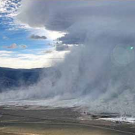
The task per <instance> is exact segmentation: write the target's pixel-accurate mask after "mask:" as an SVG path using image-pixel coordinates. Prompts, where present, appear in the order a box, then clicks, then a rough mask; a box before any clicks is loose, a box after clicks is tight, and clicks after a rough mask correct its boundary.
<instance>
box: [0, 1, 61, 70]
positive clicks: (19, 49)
mask: <svg viewBox="0 0 135 135" xmlns="http://www.w3.org/2000/svg"><path fill="white" fill-rule="evenodd" d="M20 5H21V0H0V66H1V67H11V68H38V67H43V66H44V65H47V66H48V65H50V58H54V57H55V58H56V57H58V56H59V55H60V56H61V55H62V56H63V53H61V52H60V54H58V55H57V53H56V51H54V46H53V45H52V44H53V43H54V40H55V39H56V38H57V37H60V36H61V34H60V33H58V32H50V31H47V30H45V28H42V29H41V28H36V29H34V28H31V27H29V26H26V25H24V24H21V23H20V22H19V21H18V20H17V18H16V15H17V14H18V11H19V10H18V9H19V7H20ZM32 35H36V36H39V37H41V38H40V39H32V38H31V36H32ZM42 36H44V37H46V39H42ZM48 50H51V51H49V52H50V53H49V54H46V51H48ZM13 61H14V63H13ZM36 63H37V64H36Z"/></svg>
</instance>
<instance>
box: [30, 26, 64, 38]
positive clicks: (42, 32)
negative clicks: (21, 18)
mask: <svg viewBox="0 0 135 135" xmlns="http://www.w3.org/2000/svg"><path fill="white" fill-rule="evenodd" d="M31 34H36V35H39V36H46V37H47V39H49V40H56V39H58V38H60V37H63V36H64V35H65V34H66V33H64V32H58V31H50V30H46V29H45V28H35V29H33V30H32V31H31Z"/></svg>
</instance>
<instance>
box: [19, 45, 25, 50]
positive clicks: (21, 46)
mask: <svg viewBox="0 0 135 135" xmlns="http://www.w3.org/2000/svg"><path fill="white" fill-rule="evenodd" d="M19 47H20V48H22V49H26V48H27V45H20V46H19Z"/></svg>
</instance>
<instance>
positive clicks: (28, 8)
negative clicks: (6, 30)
mask: <svg viewBox="0 0 135 135" xmlns="http://www.w3.org/2000/svg"><path fill="white" fill-rule="evenodd" d="M18 19H19V20H20V21H21V22H23V23H26V24H28V25H29V26H31V27H42V28H43V29H44V28H46V29H48V30H52V31H60V32H65V33H67V34H66V35H65V36H64V37H62V38H60V39H59V40H60V41H62V42H63V44H71V45H73V48H72V50H71V52H70V53H69V54H67V55H66V57H65V60H64V61H63V62H61V63H55V65H54V67H53V68H54V69H55V71H54V70H52V71H50V72H49V73H48V74H50V75H48V77H43V78H42V79H41V80H40V81H39V82H38V84H36V85H34V86H31V87H29V88H27V89H23V88H22V89H20V90H18V91H15V92H14V91H13V90H12V91H9V92H6V93H2V94H1V95H0V98H1V100H5V99H11V100H12V99H16V100H17V99H32V98H35V99H46V98H52V99H53V98H56V97H57V99H58V100H64V99H67V100H69V101H72V100H73V99H76V102H77V103H76V105H77V106H81V105H82V106H87V107H89V108H90V110H91V111H99V112H103V111H104V112H105V111H106V112H118V113H123V114H125V113H126V114H132V115H134V114H135V55H134V51H135V50H134V47H135V1H130V0H127V1H121V0H117V1H115V0H109V1H108V0H102V1H100V0H96V1H95V0H73V1H72V0H23V1H22V7H21V9H20V14H19V15H18ZM76 44H77V45H78V46H77V47H76V46H75V45H76ZM56 71H57V72H58V73H57V74H56V73H55V72H56ZM71 103H72V104H73V105H74V100H73V102H70V104H71ZM67 104H68V103H67ZM65 106H66V104H65Z"/></svg>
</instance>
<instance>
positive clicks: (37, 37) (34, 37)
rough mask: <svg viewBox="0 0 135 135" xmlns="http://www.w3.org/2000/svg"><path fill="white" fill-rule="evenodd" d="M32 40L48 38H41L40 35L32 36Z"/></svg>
mask: <svg viewBox="0 0 135 135" xmlns="http://www.w3.org/2000/svg"><path fill="white" fill-rule="evenodd" d="M30 39H37V40H38V39H47V37H46V36H39V35H31V36H30Z"/></svg>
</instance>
